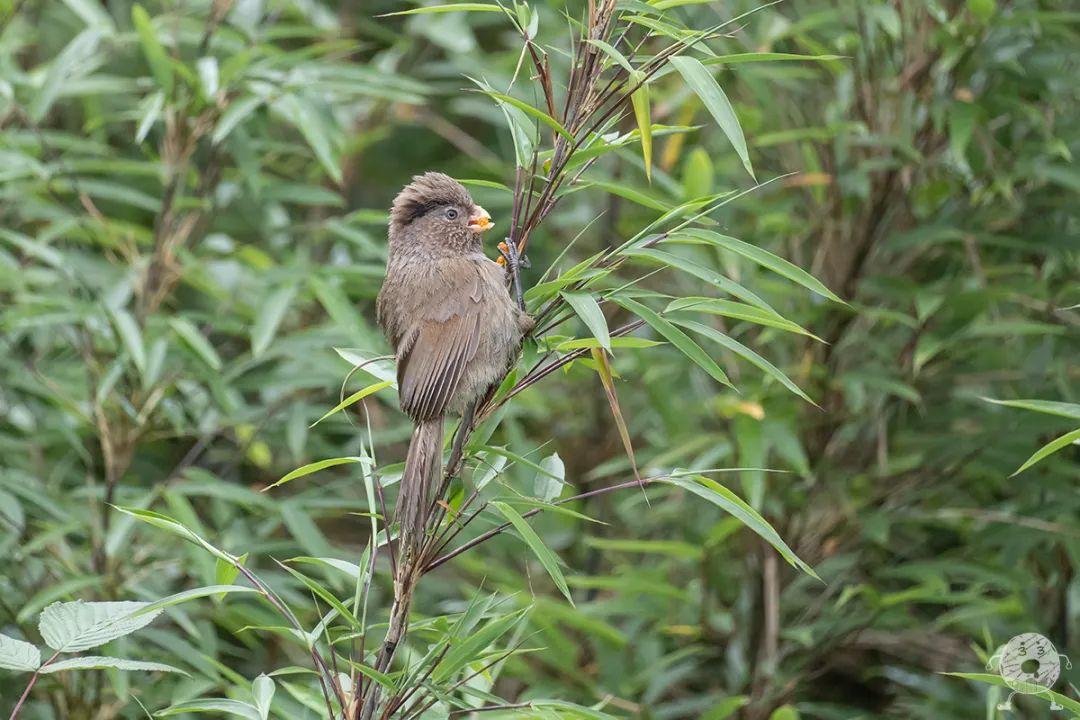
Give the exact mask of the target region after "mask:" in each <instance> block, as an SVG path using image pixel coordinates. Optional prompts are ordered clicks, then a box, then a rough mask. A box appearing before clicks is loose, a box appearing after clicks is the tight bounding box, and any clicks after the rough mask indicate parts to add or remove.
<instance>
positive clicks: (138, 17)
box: [131, 3, 173, 96]
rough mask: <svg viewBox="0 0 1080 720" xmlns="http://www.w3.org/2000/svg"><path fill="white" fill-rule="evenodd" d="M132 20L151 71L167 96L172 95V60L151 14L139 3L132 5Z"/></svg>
mask: <svg viewBox="0 0 1080 720" xmlns="http://www.w3.org/2000/svg"><path fill="white" fill-rule="evenodd" d="M131 22H132V24H133V25H134V26H135V32H136V33H138V35H139V43H140V44H141V45H142V50H143V55H145V56H146V62H147V64H149V65H150V72H151V73H153V75H154V80H155V82H157V85H158V87H159V88H161V91H162V92H163V93H165V95H166V96H168V95H171V94H172V89H173V71H172V62H171V61H170V60H169V56H168V55H167V54H166V53H165V48H164V46H163V45H162V44H161V41H160V40H159V39H158V36H157V33H156V32H155V30H154V24H153V22H152V21H151V20H150V15H149V14H147V12H146V10H145V9H144V8H143V6H142V5H139V4H138V3H136V4H135V5H132V7H131Z"/></svg>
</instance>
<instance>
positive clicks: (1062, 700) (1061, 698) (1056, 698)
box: [941, 672, 1080, 715]
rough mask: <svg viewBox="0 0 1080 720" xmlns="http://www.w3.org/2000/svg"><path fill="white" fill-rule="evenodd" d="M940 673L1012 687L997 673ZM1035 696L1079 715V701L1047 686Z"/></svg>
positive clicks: (1007, 687)
mask: <svg viewBox="0 0 1080 720" xmlns="http://www.w3.org/2000/svg"><path fill="white" fill-rule="evenodd" d="M941 674H942V675H948V676H949V677H956V678H961V679H963V680H974V681H976V682H981V683H986V684H988V685H996V686H997V687H1002V688H1006V689H1009V690H1011V689H1012V687H1011V686H1010V685H1009V684H1008V682H1007V681H1006V680H1005V678H1003V677H1002V676H1001V675H1000V674H998V673H993V674H991V673H964V672H943V673H941ZM1036 697H1040V698H1042V699H1043V700H1045V701H1047V702H1055V703H1057V704H1058V705H1060V706H1061V708H1062V709H1064V710H1068V711H1069V712H1071V713H1073V714H1075V715H1080V702H1077V701H1076V700H1073V699H1072V698H1070V697H1067V696H1065V695H1062V694H1061V693H1057V692H1054V691H1053V690H1050V689H1049V688H1040V689H1039V692H1038V694H1037V695H1036Z"/></svg>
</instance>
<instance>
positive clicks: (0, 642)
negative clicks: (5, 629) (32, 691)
mask: <svg viewBox="0 0 1080 720" xmlns="http://www.w3.org/2000/svg"><path fill="white" fill-rule="evenodd" d="M40 665H41V651H40V650H38V649H37V647H36V646H34V645H31V644H30V643H28V642H23V641H22V640H16V639H15V638H13V637H8V636H7V635H0V670H17V671H26V672H33V671H34V670H37V669H38V667H39V666H40Z"/></svg>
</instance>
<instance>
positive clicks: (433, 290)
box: [377, 172, 531, 570]
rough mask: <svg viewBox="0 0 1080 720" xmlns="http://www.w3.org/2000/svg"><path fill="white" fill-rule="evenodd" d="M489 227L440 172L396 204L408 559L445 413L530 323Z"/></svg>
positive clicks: (434, 471)
mask: <svg viewBox="0 0 1080 720" xmlns="http://www.w3.org/2000/svg"><path fill="white" fill-rule="evenodd" d="M488 226H489V223H488V222H487V213H486V212H484V210H483V208H480V207H479V206H477V205H476V203H474V202H473V200H472V197H470V195H469V193H468V191H467V190H466V189H465V188H464V187H462V186H461V184H460V183H458V182H456V181H455V180H453V179H452V178H450V177H448V176H446V175H443V174H441V173H432V172H429V173H425V174H423V175H418V176H417V177H415V178H413V181H412V182H411V183H410V184H409V185H407V186H406V187H405V188H404V189H403V190H402V191H401V192H400V193H399V194H398V196H397V198H395V200H394V204H393V207H392V208H391V210H390V230H389V242H390V248H389V254H388V259H387V264H386V279H385V280H384V281H383V286H382V289H381V290H380V291H379V297H378V301H377V311H378V320H379V324H380V326H381V327H382V329H383V332H384V333H385V334H386V337H387V339H388V340H389V341H390V344H391V345H392V346H393V347H394V352H395V355H396V357H397V373H398V395H399V399H400V403H401V409H402V411H404V412H405V413H406V414H407V415H408V416H409V417H410V418H412V420H413V422H414V423H415V428H414V431H413V436H412V439H411V441H410V443H409V452H408V455H407V457H406V460H405V470H404V473H403V475H402V481H401V492H400V494H399V497H398V509H397V513H398V518H399V520H400V523H401V546H402V555H403V559H404V558H405V557H406V554H407V553H411V554H412V555H413V556H414V557H415V554H416V553H417V552H418V550H419V547H420V543H421V541H422V540H423V537H422V534H420V533H422V529H423V527H424V524H425V521H426V517H427V512H428V510H429V505H430V499H429V497H428V494H429V493H430V489H431V487H432V486H433V485H435V484H436V482H437V481H438V479H439V476H440V475H441V469H442V468H441V465H442V440H443V437H442V436H443V418H444V417H445V416H446V415H448V414H461V413H463V412H465V411H466V409H467V408H469V407H470V406H471V405H472V404H473V403H475V402H476V401H477V400H478V399H479V398H480V397H481V396H482V395H483V394H484V393H485V392H486V391H487V389H488V388H489V387H490V386H491V385H492V383H494V382H496V381H497V380H498V379H499V378H500V377H502V375H503V374H504V373H505V372H506V369H507V367H508V366H509V364H510V363H511V362H513V359H514V357H515V356H516V354H517V351H518V348H519V346H520V343H521V337H522V334H523V333H524V332H525V331H527V329H528V328H529V327H530V326H531V320H530V319H529V317H528V316H527V315H525V313H523V312H521V311H520V310H518V308H517V306H516V305H515V304H514V301H513V300H512V299H511V297H510V293H509V292H508V291H507V287H506V278H505V274H504V271H503V269H502V267H501V266H500V265H498V264H497V263H495V262H494V261H492V260H490V259H489V258H488V257H487V256H485V255H484V253H483V248H482V246H481V242H480V234H479V229H482V228H484V227H488ZM418 531H419V532H418ZM405 565H407V563H405V562H402V563H399V570H400V569H401V567H402V566H405Z"/></svg>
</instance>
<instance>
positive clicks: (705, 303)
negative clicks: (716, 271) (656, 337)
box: [664, 297, 824, 342]
mask: <svg viewBox="0 0 1080 720" xmlns="http://www.w3.org/2000/svg"><path fill="white" fill-rule="evenodd" d="M680 310H693V311H694V312H705V313H710V314H712V315H722V316H724V317H730V318H735V319H736V320H745V321H747V322H751V323H754V324H756V325H765V326H766V327H773V328H776V329H778V330H785V331H787V332H791V333H798V334H799V335H805V336H806V337H810V338H814V339H815V340H818V341H819V342H824V341H823V340H821V338H819V337H818V336H817V335H814V334H813V333H811V332H810V331H809V330H806V329H804V328H803V327H801V326H799V325H796V324H795V323H793V322H791V321H790V320H788V319H787V318H784V317H782V316H781V315H779V314H777V313H776V312H769V311H768V310H763V309H761V308H758V307H754V306H752V305H744V304H742V303H737V302H732V301H730V300H718V299H716V298H706V297H685V298H678V299H677V300H673V301H672V302H671V303H670V304H669V305H668V306H667V308H666V309H665V310H664V312H666V313H668V312H677V311H680Z"/></svg>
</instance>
